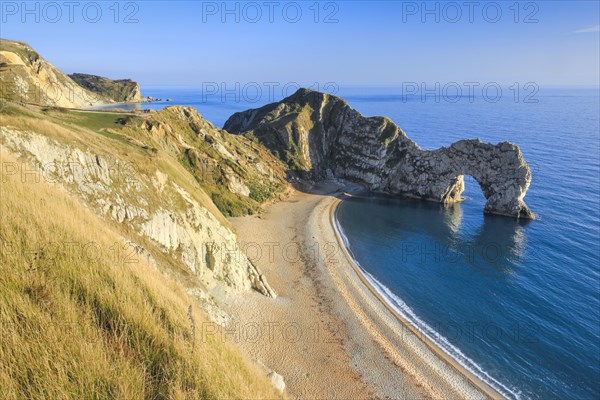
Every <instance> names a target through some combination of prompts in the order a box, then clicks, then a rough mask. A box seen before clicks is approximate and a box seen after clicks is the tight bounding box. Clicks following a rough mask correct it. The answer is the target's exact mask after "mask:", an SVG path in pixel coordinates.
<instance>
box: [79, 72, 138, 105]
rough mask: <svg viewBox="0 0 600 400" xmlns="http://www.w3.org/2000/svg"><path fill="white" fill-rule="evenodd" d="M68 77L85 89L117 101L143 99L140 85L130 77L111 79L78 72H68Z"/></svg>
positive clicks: (124, 101)
mask: <svg viewBox="0 0 600 400" xmlns="http://www.w3.org/2000/svg"><path fill="white" fill-rule="evenodd" d="M69 78H71V79H73V80H74V81H75V82H77V83H78V84H79V85H80V86H82V87H84V88H86V89H87V90H89V91H91V92H94V93H97V94H99V95H100V96H102V97H105V98H108V99H111V100H113V101H115V102H117V103H128V102H137V101H142V100H144V98H143V97H142V93H141V92H140V85H139V84H138V83H137V82H135V81H133V80H131V79H118V80H112V79H109V78H105V77H103V76H97V75H89V74H80V73H76V74H70V75H69Z"/></svg>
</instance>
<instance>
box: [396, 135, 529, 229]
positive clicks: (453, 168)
mask: <svg viewBox="0 0 600 400" xmlns="http://www.w3.org/2000/svg"><path fill="white" fill-rule="evenodd" d="M410 167H412V168H410ZM407 169H412V172H411V173H404V172H405V171H406V170H407ZM464 175H470V176H472V177H473V179H475V181H477V183H478V184H479V186H480V188H481V191H482V192H483V195H484V196H485V198H486V200H487V201H486V204H485V208H484V212H486V213H492V214H500V215H507V216H511V217H517V218H528V219H531V218H533V217H534V215H533V213H532V212H531V210H529V207H527V205H526V204H525V202H524V201H523V197H524V196H525V193H527V189H528V188H529V184H530V183H531V171H530V169H529V166H528V165H527V163H526V162H525V160H524V159H523V156H522V154H521V151H520V149H519V147H518V146H516V145H514V144H512V143H508V142H503V143H499V144H497V145H493V144H489V143H483V142H482V141H481V140H479V139H475V140H461V141H459V142H456V143H454V144H452V145H451V146H450V147H442V148H441V149H438V150H433V151H426V150H420V149H419V150H417V151H415V152H414V153H413V154H411V155H410V156H408V157H405V160H404V161H403V162H402V163H401V164H399V165H398V168H397V171H395V173H392V174H391V175H390V178H389V180H388V182H387V186H388V188H387V190H388V191H390V192H392V193H398V194H405V195H412V196H416V197H421V198H424V199H427V200H434V201H438V202H441V203H446V204H447V203H453V202H456V201H460V200H461V199H462V197H461V194H462V192H463V191H464Z"/></svg>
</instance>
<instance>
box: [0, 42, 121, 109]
mask: <svg viewBox="0 0 600 400" xmlns="http://www.w3.org/2000/svg"><path fill="white" fill-rule="evenodd" d="M0 99H1V100H14V101H20V102H23V103H29V104H39V105H43V106H58V107H69V108H82V107H89V106H93V105H98V104H103V103H108V102H111V100H109V99H107V98H105V97H104V96H101V95H98V94H97V93H93V92H91V91H89V90H87V89H85V88H83V87H81V86H80V85H79V84H78V83H76V82H75V81H73V80H72V79H71V78H69V77H68V76H67V75H65V74H64V73H63V72H61V71H60V70H58V69H57V68H55V67H54V66H53V65H52V64H50V63H49V62H47V61H46V60H44V59H43V58H42V57H41V56H40V55H39V54H38V53H37V52H36V51H35V50H33V49H32V48H31V47H30V46H28V45H27V44H25V43H21V42H15V41H10V40H5V39H0Z"/></svg>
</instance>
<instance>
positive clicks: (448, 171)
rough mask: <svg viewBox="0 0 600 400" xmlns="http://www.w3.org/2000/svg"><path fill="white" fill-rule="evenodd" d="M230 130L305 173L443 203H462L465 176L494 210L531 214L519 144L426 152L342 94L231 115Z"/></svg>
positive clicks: (296, 98) (307, 94)
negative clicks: (352, 104) (360, 110)
mask: <svg viewBox="0 0 600 400" xmlns="http://www.w3.org/2000/svg"><path fill="white" fill-rule="evenodd" d="M224 128H225V129H226V130H227V131H229V132H232V133H238V134H245V135H247V136H255V137H256V138H258V140H259V141H260V142H261V143H263V144H264V145H265V146H266V147H268V148H269V149H270V150H271V151H272V152H273V153H274V154H276V155H278V156H279V157H280V158H282V159H283V160H284V161H285V162H286V163H287V164H288V167H289V168H290V170H291V171H292V172H295V173H297V174H298V175H299V176H301V177H304V178H310V179H315V180H321V179H326V178H341V179H347V180H351V181H354V182H358V183H361V184H363V185H365V186H366V187H367V188H369V189H370V190H371V191H373V192H380V193H386V194H391V195H402V196H409V197H415V198H421V199H425V200H432V201H437V202H440V203H444V204H446V203H452V202H456V201H460V200H462V197H461V193H462V192H463V189H464V175H470V176H472V177H473V178H474V179H475V180H476V181H477V182H478V183H479V185H480V187H481V190H482V192H483V194H484V195H485V197H486V199H487V202H486V204H485V209H484V211H485V212H486V213H489V214H499V215H506V216H511V217H515V218H524V219H532V218H534V214H533V213H532V212H531V211H530V209H529V207H527V205H526V204H525V202H524V201H523V197H524V196H525V194H526V192H527V189H528V188H529V184H530V182H531V171H530V169H529V166H528V164H527V162H526V161H525V160H524V158H523V156H522V154H521V150H520V149H519V147H518V146H516V145H514V144H512V143H508V142H503V143H499V144H488V143H483V142H481V141H480V140H479V139H474V140H461V141H459V142H456V143H454V144H452V145H451V146H450V147H442V148H440V149H437V150H423V149H421V148H420V147H419V146H418V145H417V144H416V143H415V142H414V141H412V140H411V139H409V138H408V136H407V135H406V134H405V133H404V132H403V131H402V130H401V129H400V128H399V127H398V126H397V125H396V124H394V123H393V122H392V121H391V120H390V119H389V118H385V117H369V118H367V117H364V116H362V115H361V114H360V113H359V112H358V111H356V110H354V109H352V108H351V107H350V106H349V105H348V103H346V102H345V101H344V100H343V99H341V98H339V97H336V96H332V95H329V94H325V93H320V92H316V91H312V90H308V89H300V90H298V91H297V92H296V93H295V94H293V95H292V96H289V97H287V98H285V99H283V100H282V101H280V102H278V103H272V104H268V105H266V106H264V107H261V108H258V109H252V110H247V111H243V112H239V113H236V114H234V115H232V116H231V117H230V118H229V120H228V121H227V122H226V123H225V126H224Z"/></svg>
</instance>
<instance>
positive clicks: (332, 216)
mask: <svg viewBox="0 0 600 400" xmlns="http://www.w3.org/2000/svg"><path fill="white" fill-rule="evenodd" d="M341 196H345V194H342V195H339V196H336V197H335V200H334V201H332V202H331V203H330V204H329V223H330V224H331V229H332V230H333V231H334V233H335V238H336V240H337V243H338V245H339V247H340V248H341V249H342V252H343V254H344V257H345V258H346V261H347V262H348V264H349V265H350V266H351V267H352V269H353V271H354V273H355V274H356V275H357V276H358V278H359V279H360V281H361V282H362V283H363V284H364V285H365V287H366V288H368V289H369V291H370V292H371V294H372V295H373V296H375V297H376V298H377V299H378V300H379V301H380V302H381V303H382V304H383V306H385V308H386V309H387V310H388V311H389V312H390V313H391V314H392V315H393V316H394V317H395V318H396V319H397V320H398V322H400V323H401V324H402V325H403V326H404V327H405V328H407V329H408V330H409V331H410V332H411V333H413V334H414V335H415V336H416V337H418V338H419V339H420V340H421V341H422V342H423V343H424V344H425V345H426V346H427V347H428V348H429V349H430V350H431V351H432V352H433V353H435V355H437V356H438V357H439V358H440V359H441V360H442V361H444V362H445V363H446V364H447V365H449V366H450V367H452V368H453V369H454V370H455V371H456V372H458V373H459V374H461V375H462V376H464V377H465V378H467V379H468V380H469V381H470V383H471V384H472V385H473V386H475V387H476V388H477V389H479V390H480V391H482V392H483V393H484V394H485V395H486V396H487V397H489V398H491V399H494V400H496V399H498V400H503V399H505V397H504V396H503V395H502V394H501V393H500V392H498V391H497V390H496V389H494V388H493V387H492V386H490V385H489V384H487V383H486V382H484V381H483V380H481V379H480V378H479V377H477V376H476V375H475V374H473V373H472V372H471V371H469V370H468V369H467V368H465V367H464V366H463V365H461V364H460V363H459V362H458V361H456V360H455V359H454V358H453V357H452V356H451V355H450V354H448V353H447V352H446V351H444V349H442V348H441V347H440V346H439V345H438V344H437V343H435V342H433V341H432V340H431V339H430V338H429V337H427V335H425V334H424V333H423V332H421V331H420V330H419V329H418V328H417V327H416V326H414V325H413V324H412V323H411V322H410V321H409V320H408V319H406V318H405V317H404V316H403V315H401V314H400V313H398V312H397V311H396V309H395V308H394V307H393V306H392V305H391V304H390V303H389V302H388V301H386V299H385V298H384V297H383V296H382V295H381V293H380V292H379V291H378V290H377V289H376V288H375V287H374V286H373V285H372V284H371V282H369V280H368V278H367V277H366V276H365V274H364V271H362V269H361V268H360V267H359V266H358V265H357V262H356V260H355V259H354V257H352V255H351V254H350V252H349V249H348V248H347V247H346V244H345V243H344V240H343V239H342V235H341V233H340V231H339V226H338V222H337V218H336V212H337V209H338V206H339V205H340V204H341V202H342V199H341Z"/></svg>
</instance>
